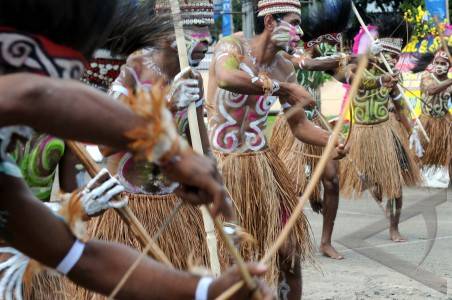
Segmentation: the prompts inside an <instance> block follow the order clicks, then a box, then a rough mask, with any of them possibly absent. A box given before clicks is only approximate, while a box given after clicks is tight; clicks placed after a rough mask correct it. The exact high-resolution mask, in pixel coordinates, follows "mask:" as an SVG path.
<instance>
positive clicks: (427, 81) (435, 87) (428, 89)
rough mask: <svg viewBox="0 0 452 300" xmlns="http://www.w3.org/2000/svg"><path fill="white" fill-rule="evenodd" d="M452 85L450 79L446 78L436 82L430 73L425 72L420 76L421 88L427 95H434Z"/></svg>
mask: <svg viewBox="0 0 452 300" xmlns="http://www.w3.org/2000/svg"><path fill="white" fill-rule="evenodd" d="M451 85H452V79H446V80H444V81H442V82H438V81H436V80H434V79H433V77H432V75H431V74H429V73H427V74H424V75H423V76H422V79H421V90H422V91H424V92H425V93H427V94H428V95H436V94H439V93H441V92H443V91H444V90H446V89H447V88H448V87H450V86H451Z"/></svg>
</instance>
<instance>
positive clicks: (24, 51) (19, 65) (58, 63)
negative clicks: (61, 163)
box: [0, 27, 85, 300]
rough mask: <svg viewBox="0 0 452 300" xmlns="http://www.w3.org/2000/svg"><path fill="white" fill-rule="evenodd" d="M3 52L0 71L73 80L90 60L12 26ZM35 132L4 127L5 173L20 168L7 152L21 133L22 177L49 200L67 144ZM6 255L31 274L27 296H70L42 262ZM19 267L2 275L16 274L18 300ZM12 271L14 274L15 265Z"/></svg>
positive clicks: (1, 30)
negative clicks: (54, 178) (57, 163)
mask: <svg viewBox="0 0 452 300" xmlns="http://www.w3.org/2000/svg"><path fill="white" fill-rule="evenodd" d="M0 50H1V51H0V62H1V67H0V73H10V72H17V71H26V72H29V73H34V74H40V75H43V76H49V77H55V78H64V79H71V78H78V77H79V76H80V75H81V74H82V72H83V69H84V64H85V59H84V57H83V55H82V54H80V53H78V52H77V51H74V50H72V49H69V48H67V47H65V46H61V45H58V44H55V43H53V42H52V41H50V40H48V39H47V38H45V37H42V36H37V35H29V34H26V33H22V32H20V31H18V30H15V29H12V28H5V27H0ZM32 132H33V131H32V130H31V129H29V128H28V129H27V128H24V127H20V126H15V127H7V128H1V129H0V139H1V149H2V152H1V154H2V157H1V165H0V171H2V172H6V173H7V174H10V175H14V174H11V173H10V171H11V170H16V171H17V170H18V169H19V168H18V167H17V166H16V167H14V168H13V169H11V167H12V166H14V164H13V161H12V156H11V154H12V153H10V154H6V150H10V151H11V150H14V147H15V146H16V145H17V144H15V142H17V141H16V140H14V141H13V142H14V143H10V142H11V141H12V140H11V136H12V133H14V134H18V135H19V136H20V137H21V139H20V142H21V143H22V142H23V144H22V145H25V148H22V149H21V148H20V146H18V148H17V149H16V150H17V151H16V152H15V154H16V158H17V159H18V163H19V164H20V167H21V169H22V172H23V176H24V177H25V178H26V179H27V181H28V183H29V184H31V187H32V188H34V189H35V192H36V194H37V195H38V196H42V199H44V198H47V196H48V192H49V188H50V181H51V178H53V177H52V175H53V172H54V169H55V167H56V165H55V159H56V158H57V157H59V156H60V155H61V153H62V151H63V150H64V145H63V144H62V142H61V141H60V140H58V139H55V138H52V137H49V136H47V135H37V134H35V135H34V137H33V138H31V139H30V136H31V133H32ZM27 145H28V146H27ZM5 163H6V168H5ZM2 169H3V170H2ZM16 171H15V172H16ZM22 172H20V173H22ZM18 175H19V174H18ZM4 253H9V254H10V255H13V256H12V257H9V258H8V257H5V258H4V259H5V260H4V261H3V262H2V266H4V267H5V266H7V265H8V264H9V263H11V262H12V261H11V259H13V260H14V261H16V262H17V264H15V265H14V266H17V267H19V266H20V267H19V268H20V270H21V271H25V272H26V275H25V276H26V277H28V279H31V280H28V281H27V282H26V284H25V286H24V292H25V298H27V299H38V300H39V299H48V296H49V294H52V295H53V299H65V298H66V295H65V294H64V292H63V291H62V290H63V287H62V285H61V281H60V278H59V276H58V275H57V274H56V273H55V272H53V271H51V272H47V271H45V272H41V273H39V274H38V273H35V271H36V270H38V269H39V264H37V263H28V262H29V260H27V259H26V258H25V257H24V256H23V255H21V254H20V253H17V252H15V251H11V249H6V252H5V251H4ZM18 271H19V269H16V270H15V271H14V275H13V273H8V272H5V273H4V274H3V276H4V279H5V280H6V278H5V277H6V276H7V273H8V274H9V276H12V277H9V279H10V280H12V281H11V283H10V284H8V289H9V288H15V289H16V290H15V294H14V295H15V296H16V298H17V299H20V297H19V294H21V292H22V285H17V282H16V283H14V280H19V279H20V276H21V275H20V274H21V272H18ZM10 272H12V269H11V270H10ZM13 284H14V285H13ZM9 291H11V290H9ZM10 295H11V294H10ZM2 296H3V295H2Z"/></svg>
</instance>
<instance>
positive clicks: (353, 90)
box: [216, 57, 368, 300]
mask: <svg viewBox="0 0 452 300" xmlns="http://www.w3.org/2000/svg"><path fill="white" fill-rule="evenodd" d="M367 62H368V59H367V57H364V58H362V59H361V61H360V62H359V65H358V69H357V71H356V75H355V78H353V84H352V87H351V89H350V93H349V95H348V97H347V100H346V101H345V107H347V106H348V103H349V102H350V100H351V99H353V98H354V97H355V95H356V93H357V91H358V87H359V84H360V83H361V79H362V76H363V72H364V69H365V68H366V66H367ZM344 113H345V111H344V112H343V113H342V115H341V116H340V117H339V119H338V121H337V122H336V125H335V126H334V129H333V133H332V135H331V138H330V141H329V143H328V144H327V145H326V147H325V149H324V151H323V154H322V156H321V158H320V160H319V163H318V165H317V167H316V168H315V170H314V173H313V175H312V179H311V180H310V181H309V183H308V185H307V186H306V189H305V191H304V193H303V196H302V197H301V198H300V200H299V201H298V204H297V206H296V207H295V209H294V210H293V212H292V214H291V216H290V218H289V220H288V221H287V223H286V225H285V226H284V228H283V229H282V231H281V233H280V235H279V236H278V238H277V239H276V241H275V243H274V244H273V245H272V246H271V247H270V249H269V250H268V251H267V253H266V254H265V255H264V257H263V258H262V259H261V260H260V262H261V263H263V264H265V263H268V261H269V260H270V259H271V257H272V256H273V255H275V254H276V253H277V252H278V250H279V249H280V248H281V246H282V245H283V244H284V241H285V240H286V239H287V237H288V236H289V234H290V232H291V230H292V228H293V227H294V226H295V224H296V222H297V220H298V218H299V217H300V215H301V214H302V213H303V207H304V205H305V204H306V202H307V201H308V200H309V198H310V197H311V195H312V193H313V191H314V189H315V188H316V185H317V183H318V181H319V180H320V178H321V176H322V174H323V171H324V169H325V166H326V163H327V162H328V160H329V159H330V155H331V153H332V151H333V150H334V145H335V143H336V141H337V140H338V138H339V134H340V131H341V130H342V126H343V125H344ZM243 284H244V283H243V282H241V283H237V284H235V285H233V286H232V287H231V288H229V289H228V290H226V291H225V292H224V293H223V294H222V295H220V296H219V297H217V298H216V300H225V299H228V298H230V297H231V296H232V295H233V294H234V293H235V292H237V291H238V290H239V289H240V288H241V287H242V286H243Z"/></svg>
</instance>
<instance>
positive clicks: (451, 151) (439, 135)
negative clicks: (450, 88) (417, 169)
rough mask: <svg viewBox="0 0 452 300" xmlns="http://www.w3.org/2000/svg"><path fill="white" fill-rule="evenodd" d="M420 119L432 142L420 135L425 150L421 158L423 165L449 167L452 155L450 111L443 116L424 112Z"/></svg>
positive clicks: (451, 116)
mask: <svg viewBox="0 0 452 300" xmlns="http://www.w3.org/2000/svg"><path fill="white" fill-rule="evenodd" d="M420 120H421V122H422V125H423V126H424V128H425V131H426V132H427V135H428V137H429V138H430V143H427V141H426V140H425V138H424V136H423V135H419V137H420V138H421V143H422V147H423V148H424V151H425V153H424V156H422V158H421V163H422V165H424V166H426V165H428V166H435V167H446V168H447V167H449V164H450V163H451V156H452V115H451V114H450V113H448V114H447V115H446V116H444V117H442V118H433V117H431V116H428V115H424V114H422V115H421V117H420Z"/></svg>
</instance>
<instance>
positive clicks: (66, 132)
mask: <svg viewBox="0 0 452 300" xmlns="http://www.w3.org/2000/svg"><path fill="white" fill-rule="evenodd" d="M0 91H2V93H1V96H0V120H1V121H0V126H9V125H14V124H23V125H27V126H33V127H34V129H35V130H38V131H40V132H46V133H49V134H52V135H55V136H59V137H61V138H66V139H80V140H83V141H86V142H92V143H96V142H98V143H102V144H104V145H107V146H109V147H114V148H117V149H124V150H125V149H127V144H128V143H129V142H130V141H128V140H127V139H126V138H125V137H124V135H123V134H122V133H124V132H127V131H129V130H130V129H132V128H134V126H140V125H143V124H144V120H142V119H141V118H140V117H139V116H137V115H135V114H134V113H132V112H131V111H130V110H128V109H127V108H125V107H123V106H121V105H119V104H117V103H115V102H114V101H111V100H109V99H105V97H106V96H105V95H103V94H102V93H99V92H97V91H95V90H93V89H91V88H88V87H86V86H84V85H83V84H80V83H77V82H68V81H61V80H54V79H49V78H43V77H41V76H34V75H29V74H16V75H5V76H3V77H1V78H0ZM74 103H77V105H74ZM80 107H83V109H80ZM112 118H114V119H115V122H113V120H112ZM186 159H188V160H189V161H190V164H193V165H194V166H201V167H207V169H206V170H204V175H203V174H202V173H197V172H196V173H195V174H196V176H194V174H191V175H189V173H190V171H194V170H195V169H196V167H195V169H192V168H191V167H189V165H186V166H185V167H183V163H182V161H184V160H186ZM205 161H206V160H205V159H203V158H202V157H201V156H198V155H195V154H194V153H193V152H188V153H187V154H183V153H182V154H181V160H180V161H179V162H175V163H173V164H170V165H168V167H167V168H168V169H167V171H168V172H169V173H173V172H175V175H174V178H179V179H183V178H184V177H185V176H190V177H198V178H199V177H203V176H207V177H206V178H204V179H208V177H211V178H212V179H211V180H210V181H211V182H210V183H209V182H208V181H209V180H208V181H207V182H205V183H204V184H201V185H202V186H204V187H201V186H199V191H198V192H195V193H192V194H193V195H194V194H196V193H197V194H200V195H203V194H204V195H203V196H204V197H206V199H207V198H210V197H211V196H214V195H209V193H210V192H209V189H210V188H205V187H207V186H208V185H209V184H212V181H213V182H216V181H217V180H218V178H217V175H216V174H214V173H215V172H214V171H213V170H212V169H211V168H212V166H211V167H209V164H206V163H205ZM189 170H190V171H189ZM199 171H202V170H199ZM208 174H209V175H208ZM186 179H188V177H186ZM183 180H184V179H183ZM192 187H194V186H192ZM219 192H220V194H222V191H221V188H220V190H219ZM0 195H1V197H0V199H1V200H0V210H1V211H3V212H5V213H6V215H4V218H5V219H6V222H5V223H3V224H2V225H3V226H2V228H1V229H2V236H3V237H4V238H5V239H6V240H7V241H8V243H9V244H10V245H11V246H12V247H15V248H16V249H18V250H19V251H21V252H23V253H24V254H26V255H28V256H30V257H32V258H33V259H36V260H38V261H40V262H41V263H43V264H45V265H47V266H49V267H52V268H55V267H56V266H57V265H58V264H59V262H60V261H61V260H62V258H63V257H64V256H65V255H66V254H67V252H68V251H69V249H70V248H71V247H72V245H73V243H74V241H75V237H74V236H73V235H72V233H71V232H70V231H69V229H68V227H67V225H66V224H65V223H64V222H63V221H61V219H59V218H57V217H55V216H54V215H53V213H52V212H51V211H50V210H49V209H48V208H47V207H46V206H45V205H43V204H42V203H41V202H40V201H36V199H35V198H34V197H33V195H32V194H31V192H30V191H29V189H28V187H27V186H26V184H25V182H24V181H23V180H22V179H20V178H16V177H11V176H8V175H5V174H0ZM221 197H224V196H221ZM11 200H14V201H11ZM217 212H218V211H217ZM49 236H50V237H52V239H53V240H58V243H49V242H48V241H49ZM138 255H139V254H138V253H137V252H135V251H133V250H131V249H130V248H128V247H125V246H121V245H117V244H112V243H105V242H100V241H90V242H88V243H87V244H86V248H85V250H84V252H83V255H82V257H81V259H80V260H79V261H78V262H77V264H76V265H75V266H74V268H73V269H72V270H71V272H70V273H69V274H68V276H69V278H70V279H71V280H73V281H74V282H76V283H77V284H80V285H82V286H83V287H86V288H89V289H92V290H93V291H95V292H98V293H103V294H108V293H110V292H111V291H112V289H113V288H114V287H115V286H116V284H117V283H118V281H119V279H120V278H121V276H122V275H124V273H125V272H126V271H127V269H128V268H129V267H130V265H131V264H132V263H133V262H134V261H135V260H136V258H137V257H138ZM248 269H249V271H250V273H251V274H252V275H256V276H260V275H262V274H263V273H265V267H263V266H258V265H254V264H250V265H248ZM198 280H199V277H198V276H195V275H191V274H189V273H185V272H180V271H174V270H171V269H168V268H167V267H165V266H163V265H161V264H159V263H156V262H155V261H153V260H151V259H149V258H145V259H143V260H142V262H141V263H140V264H139V266H138V268H137V269H136V270H135V272H134V273H133V274H132V276H131V278H130V279H129V280H128V281H127V282H126V284H125V285H124V287H123V288H122V290H121V291H120V292H119V294H118V296H117V299H165V298H167V299H193V298H194V293H195V289H196V285H197V282H198ZM239 280H240V275H239V272H238V270H237V269H236V268H232V269H231V270H229V271H228V272H226V274H225V275H224V276H222V277H220V278H218V279H217V280H215V281H214V283H212V285H211V287H210V289H209V299H214V298H215V297H216V296H218V295H219V294H220V293H221V292H223V291H224V290H225V289H227V288H228V287H230V286H231V285H233V284H234V283H236V282H238V281H239ZM174 284H176V285H174ZM175 287H177V288H175ZM240 293H241V294H240V295H238V296H237V297H238V298H235V297H234V299H247V298H248V296H249V294H250V291H247V290H246V289H242V291H241V292H240ZM262 293H263V294H264V295H265V299H272V295H271V292H270V291H269V290H268V289H267V288H266V287H265V286H262Z"/></svg>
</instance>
